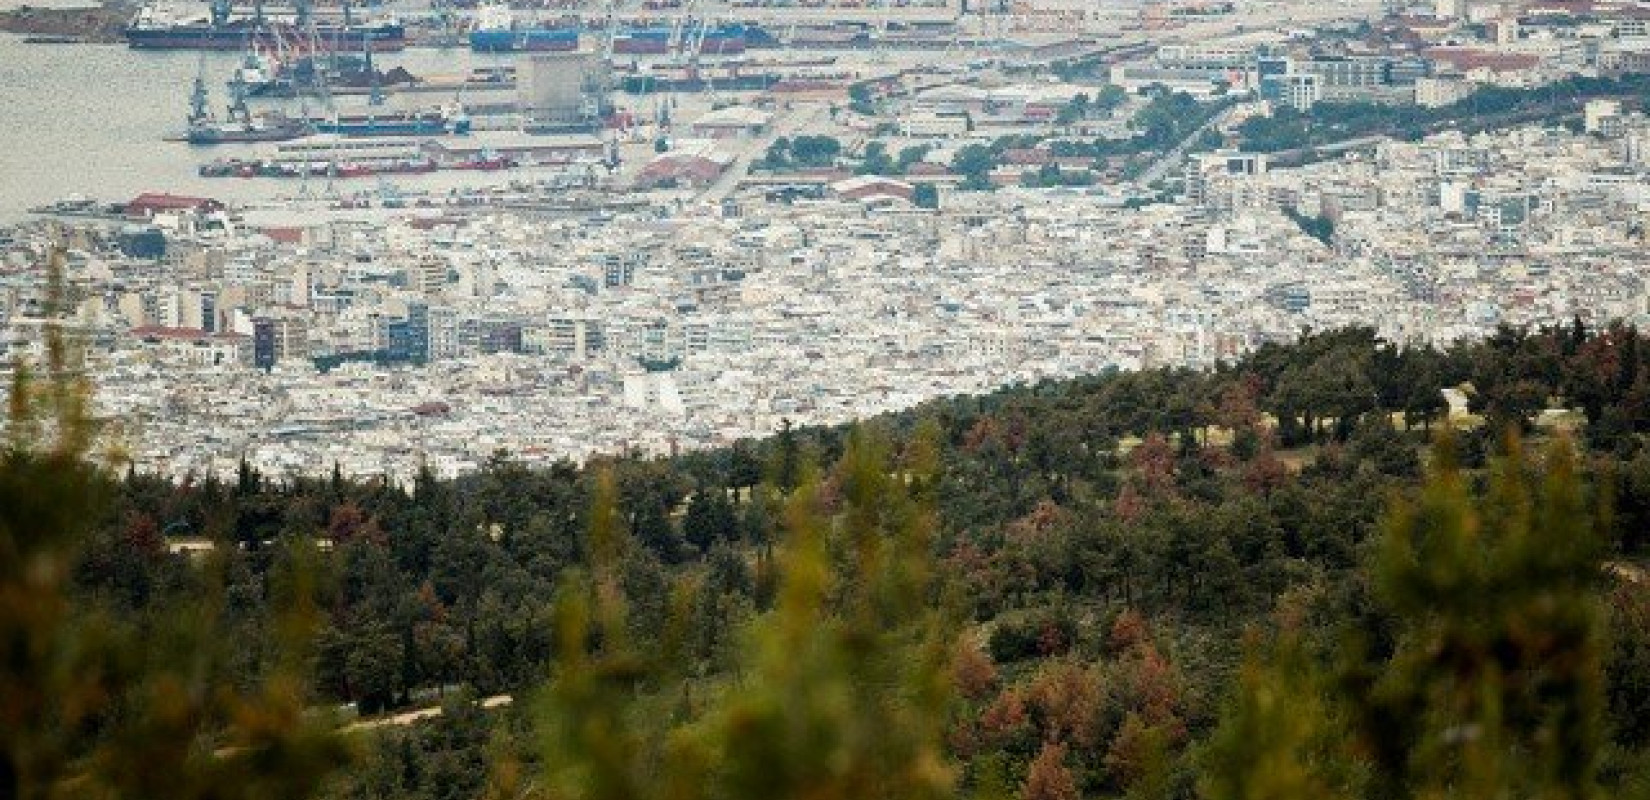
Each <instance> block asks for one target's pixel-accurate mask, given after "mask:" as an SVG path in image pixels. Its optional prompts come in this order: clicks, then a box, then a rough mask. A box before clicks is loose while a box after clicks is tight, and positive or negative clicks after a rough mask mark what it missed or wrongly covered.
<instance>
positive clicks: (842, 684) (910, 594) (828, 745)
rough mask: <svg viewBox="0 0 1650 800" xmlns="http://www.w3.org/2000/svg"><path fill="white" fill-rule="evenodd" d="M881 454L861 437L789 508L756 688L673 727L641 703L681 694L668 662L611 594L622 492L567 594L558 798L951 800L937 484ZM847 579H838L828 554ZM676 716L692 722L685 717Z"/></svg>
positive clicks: (560, 669)
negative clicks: (936, 562)
mask: <svg viewBox="0 0 1650 800" xmlns="http://www.w3.org/2000/svg"><path fill="white" fill-rule="evenodd" d="M886 453H887V449H886V446H885V445H883V444H881V442H880V441H879V440H878V439H877V438H876V437H874V436H872V435H870V434H868V433H866V432H863V431H861V432H857V433H854V434H851V435H850V436H849V441H848V443H847V448H846V451H845V453H844V455H843V458H842V461H841V462H840V463H839V464H838V465H837V467H836V468H835V469H834V470H833V472H832V475H831V477H830V481H831V482H832V483H833V484H834V485H835V486H837V487H840V490H839V491H840V494H838V495H837V498H838V499H837V500H836V501H834V502H830V503H827V500H826V498H825V497H824V496H822V494H821V482H820V478H819V477H817V476H814V475H807V476H805V477H804V479H803V480H802V482H801V483H800V485H799V486H798V488H797V489H796V491H794V492H793V493H792V494H791V496H790V499H789V501H788V503H787V508H786V524H785V531H786V542H785V546H784V550H783V555H782V564H783V568H782V578H781V582H780V588H779V593H778V598H777V601H776V606H775V608H774V609H773V610H772V611H771V612H769V613H767V614H765V615H764V616H763V617H761V618H760V619H759V620H757V621H756V622H755V623H754V625H753V629H752V631H751V638H750V639H749V642H750V645H749V647H748V648H746V649H745V650H743V651H742V653H740V655H739V659H740V662H741V666H740V667H739V669H738V670H737V671H736V674H739V675H742V676H743V677H742V678H740V679H738V680H737V681H736V683H735V684H734V685H731V686H729V687H727V691H726V692H721V693H717V694H715V695H714V696H713V697H711V698H710V699H709V700H708V701H707V703H706V704H705V705H704V706H703V707H702V708H699V709H697V710H691V709H683V711H684V713H683V714H682V715H681V716H678V717H677V718H676V719H675V720H671V719H668V718H664V719H662V718H660V717H659V716H657V715H648V714H645V713H642V711H641V708H642V707H643V705H645V703H646V700H645V698H641V697H639V696H638V693H637V688H638V687H642V686H647V685H659V684H657V683H656V682H657V681H660V680H661V679H663V680H665V681H666V683H665V685H675V684H673V683H671V682H670V681H669V679H668V678H667V677H666V676H667V675H668V672H669V665H670V664H671V663H673V662H672V659H671V658H670V657H669V656H667V655H666V651H667V650H668V649H669V648H668V647H666V648H662V649H661V648H657V647H650V646H645V645H643V644H641V643H637V642H633V641H631V640H629V638H628V637H627V636H624V635H623V633H622V631H623V628H624V623H623V619H624V616H625V614H626V610H625V607H624V604H623V602H622V600H621V599H620V598H619V597H618V594H617V593H616V592H615V591H613V590H612V589H611V588H609V587H610V585H611V583H612V581H613V579H612V577H611V569H612V568H611V567H609V566H607V565H608V564H610V563H611V562H612V559H613V558H615V557H616V555H617V554H618V553H619V552H620V551H622V550H623V548H624V547H626V546H628V545H626V544H625V543H624V541H623V540H622V538H621V537H620V534H619V528H618V526H616V525H615V524H614V523H613V512H612V510H611V508H610V503H611V492H603V491H600V490H599V491H598V493H597V497H596V509H595V511H594V512H593V514H592V522H591V534H590V537H589V542H590V550H591V559H590V561H591V564H592V567H591V571H590V573H589V574H588V575H587V576H570V577H569V579H568V580H566V581H564V590H563V592H562V596H561V600H560V603H559V611H558V619H559V624H558V630H559V632H560V635H559V642H560V645H559V650H560V656H559V658H558V663H557V668H556V674H555V678H554V680H553V681H552V683H551V685H550V687H549V688H548V689H547V691H546V694H545V704H546V705H545V707H544V712H543V714H542V717H541V719H542V721H543V722H544V723H545V724H546V725H547V726H548V731H547V736H548V738H547V740H546V741H547V750H548V751H547V753H546V756H545V759H544V763H545V764H546V765H547V767H548V772H547V774H546V775H545V780H544V786H545V792H546V794H547V795H548V796H549V797H552V798H579V799H580V800H632V799H641V798H673V799H674V800H692V798H712V797H714V798H741V797H751V798H756V797H761V798H786V797H809V798H819V799H820V800H849V799H850V798H868V797H869V798H889V799H890V800H892V799H893V798H916V799H917V800H921V799H922V798H932V799H934V800H937V799H938V798H942V797H947V796H949V793H950V791H951V786H952V776H951V772H950V770H949V769H948V768H947V766H946V765H945V761H944V757H943V754H942V750H941V746H940V742H941V737H942V734H943V729H944V725H945V710H946V708H947V707H948V706H949V704H950V701H951V691H950V674H951V670H950V660H951V654H952V648H951V647H950V642H952V641H954V635H953V634H951V633H950V632H949V631H947V630H945V625H944V624H943V618H942V617H941V616H939V615H938V614H936V613H935V612H933V611H929V610H925V609H926V606H927V602H926V600H927V596H928V592H929V590H930V589H931V581H932V577H931V575H930V573H929V568H928V565H927V558H928V552H929V548H930V546H931V537H932V535H933V518H932V515H931V512H930V511H928V510H927V508H928V504H929V503H930V502H931V497H930V494H929V493H930V491H931V487H932V485H933V484H932V476H931V474H930V473H929V472H926V471H925V470H926V469H927V467H923V466H922V465H916V464H912V465H907V474H906V476H905V478H904V479H896V478H894V477H893V476H892V475H891V474H890V470H889V462H888V459H887V455H886ZM833 551H836V552H841V553H842V554H843V556H844V557H845V558H846V559H848V561H849V562H850V564H851V565H852V569H850V570H847V571H844V572H842V573H833V570H832V569H831V563H832V560H833V559H832V555H831V554H832V552H833ZM679 708H680V707H679Z"/></svg>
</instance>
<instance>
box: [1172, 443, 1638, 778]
mask: <svg viewBox="0 0 1650 800" xmlns="http://www.w3.org/2000/svg"><path fill="white" fill-rule="evenodd" d="M1505 450H1506V455H1505V456H1503V457H1501V458H1499V459H1497V460H1495V461H1494V462H1493V463H1492V464H1491V466H1490V475H1489V480H1488V488H1487V489H1486V491H1485V492H1484V493H1483V494H1482V495H1477V494H1475V493H1474V492H1473V491H1472V489H1471V486H1470V482H1469V480H1468V478H1467V476H1466V475H1465V474H1464V473H1463V472H1462V470H1461V468H1460V467H1459V466H1458V465H1457V463H1456V460H1455V456H1454V453H1453V447H1452V446H1451V445H1450V444H1449V442H1448V441H1447V439H1446V440H1444V441H1443V443H1441V444H1440V445H1439V447H1438V448H1437V449H1436V450H1435V452H1434V454H1433V462H1432V466H1431V470H1430V474H1429V478H1428V480H1427V482H1426V485H1425V486H1424V487H1423V488H1422V490H1421V493H1420V496H1419V498H1417V499H1415V500H1414V501H1412V502H1404V503H1400V504H1399V505H1398V506H1397V507H1396V508H1394V509H1393V510H1392V511H1391V512H1390V513H1389V514H1388V516H1387V519H1386V522H1385V525H1384V530H1383V534H1382V536H1381V539H1380V540H1379V542H1378V543H1377V546H1376V550H1375V554H1374V562H1373V564H1372V568H1371V581H1372V582H1371V590H1372V592H1373V599H1374V600H1375V602H1376V610H1377V611H1378V612H1379V614H1380V615H1381V616H1380V617H1377V619H1380V618H1384V619H1386V620H1388V621H1389V625H1390V628H1389V629H1388V630H1385V631H1382V632H1381V633H1383V634H1384V635H1383V636H1382V637H1381V639H1382V641H1384V642H1385V644H1382V643H1380V642H1377V641H1372V638H1373V637H1372V636H1371V632H1370V631H1368V630H1367V628H1366V627H1363V626H1360V627H1356V628H1353V627H1349V630H1348V631H1347V633H1346V634H1345V635H1344V637H1343V640H1342V642H1341V643H1340V645H1339V647H1338V648H1337V649H1338V652H1337V653H1336V654H1335V655H1334V656H1333V657H1332V664H1333V666H1330V667H1326V666H1322V665H1320V664H1316V663H1313V662H1312V661H1311V660H1310V658H1309V657H1308V656H1306V655H1304V654H1303V651H1302V650H1301V649H1300V648H1299V646H1298V645H1297V644H1296V643H1295V640H1294V639H1292V638H1290V637H1289V636H1288V635H1286V636H1285V637H1284V638H1282V639H1280V642H1279V644H1277V645H1276V646H1274V647H1273V648H1272V650H1271V652H1269V653H1266V654H1264V655H1263V656H1261V657H1260V658H1259V659H1258V660H1256V661H1252V662H1251V663H1250V665H1249V666H1247V667H1245V669H1244V672H1243V674H1242V678H1241V682H1240V684H1239V687H1238V690H1237V694H1236V696H1235V698H1234V700H1233V703H1232V705H1231V706H1230V708H1229V710H1228V713H1227V714H1226V715H1225V716H1224V717H1223V718H1222V721H1221V726H1220V729H1219V730H1218V731H1217V733H1216V734H1215V737H1214V739H1213V742H1212V743H1211V745H1210V747H1209V749H1208V755H1207V758H1206V767H1207V769H1206V773H1205V775H1204V786H1205V789H1206V791H1207V792H1208V794H1209V795H1210V797H1212V798H1268V797H1277V798H1282V797H1299V796H1336V795H1338V794H1347V795H1348V796H1368V797H1550V798H1593V797H1599V796H1601V791H1600V787H1599V782H1598V767H1599V763H1600V755H1601V751H1602V749H1603V743H1604V738H1603V734H1604V718H1605V717H1604V708H1605V704H1604V685H1605V680H1604V671H1603V667H1602V662H1603V637H1602V631H1603V619H1604V616H1603V610H1602V603H1601V602H1600V599H1599V597H1598V593H1597V591H1596V585H1597V583H1598V581H1599V580H1600V576H1601V574H1602V571H1601V561H1600V559H1601V554H1602V552H1603V549H1602V547H1601V542H1602V531H1603V527H1604V524H1605V518H1606V515H1605V514H1604V512H1603V511H1602V509H1600V508H1599V507H1598V506H1597V505H1596V501H1589V499H1588V498H1587V495H1586V493H1585V492H1584V490H1583V487H1582V483H1581V480H1580V478H1579V476H1578V474H1577V472H1576V466H1575V463H1574V457H1573V456H1572V455H1571V454H1570V451H1569V448H1568V446H1567V445H1565V444H1563V443H1558V444H1555V445H1554V446H1553V447H1552V448H1550V449H1549V450H1548V451H1547V452H1546V453H1545V454H1544V455H1543V457H1542V458H1541V459H1540V461H1539V463H1532V462H1531V460H1530V459H1529V458H1528V456H1526V454H1525V452H1524V449H1523V447H1522V446H1521V445H1520V444H1519V443H1518V442H1517V441H1516V440H1515V441H1512V442H1510V443H1509V444H1508V446H1507V447H1506V448H1505ZM1331 742H1339V743H1340V745H1339V746H1338V747H1336V748H1335V749H1334V750H1331V749H1330V747H1329V743H1331ZM1347 776H1354V778H1353V779H1349V778H1348V777H1347Z"/></svg>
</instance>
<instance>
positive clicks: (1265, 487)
mask: <svg viewBox="0 0 1650 800" xmlns="http://www.w3.org/2000/svg"><path fill="white" fill-rule="evenodd" d="M1647 344H1650V343H1646V342H1645V341H1644V340H1643V339H1642V337H1641V336H1640V335H1639V334H1638V333H1637V332H1636V331H1634V330H1632V329H1629V328H1623V327H1612V328H1609V329H1606V330H1600V331H1589V330H1587V329H1586V328H1585V327H1584V326H1582V325H1581V324H1580V322H1579V321H1577V322H1573V323H1569V324H1565V325H1561V326H1556V327H1554V328H1551V329H1543V330H1537V331H1520V330H1503V331H1501V332H1499V333H1497V334H1496V335H1495V336H1493V337H1491V338H1490V339H1488V340H1486V341H1484V342H1479V343H1471V344H1463V345H1460V346H1456V347H1453V348H1451V349H1448V350H1442V351H1440V350H1435V349H1430V348H1424V347H1422V348H1416V347H1404V346H1398V345H1394V344H1390V343H1385V342H1382V341H1379V340H1378V339H1376V337H1375V336H1374V335H1373V333H1372V332H1370V331H1368V330H1358V329H1353V330H1342V331H1334V332H1329V333H1321V334H1314V335H1308V336H1306V337H1305V338H1303V339H1302V340H1301V341H1300V342H1298V343H1296V344H1292V345H1288V346H1267V347H1264V348H1262V349H1260V350H1259V351H1258V352H1256V353H1254V354H1252V355H1251V356H1249V357H1247V358H1245V359H1243V360H1242V361H1241V362H1239V363H1236V364H1233V365H1230V366H1227V367H1224V368H1222V369H1220V370H1219V371H1216V372H1211V373H1201V372H1187V371H1166V370H1154V371H1145V372H1139V373H1119V374H1110V375H1103V376H1096V377H1091V378H1085V379H1079V380H1072V381H1062V382H1050V383H1045V384H1039V385H1035V386H1018V387H1013V388H1009V389H1005V390H1002V391H999V392H997V393H994V394H991V395H988V396H984V397H978V398H972V397H970V398H954V399H948V400H943V401H936V402H932V403H929V404H926V405H924V406H922V407H920V408H917V409H914V410H912V411H910V412H908V413H904V414H900V415H897V416H894V417H889V418H885V419H879V420H873V421H870V422H868V423H866V424H863V425H861V426H857V427H854V428H851V429H850V428H844V429H793V428H790V427H787V428H786V429H784V430H781V431H778V432H777V433H776V434H775V435H774V436H773V437H772V438H770V439H767V440H764V441H760V442H745V443H740V444H739V445H736V446H733V447H729V448H724V449H720V450H715V451H708V452H701V453H692V454H688V455H684V456H681V457H678V458H674V459H664V460H650V459H642V458H622V457H621V458H612V459H606V460H601V461H598V462H595V463H591V464H588V465H585V466H583V467H578V466H574V465H571V464H569V465H565V466H561V467H557V468H555V469H551V470H548V471H534V470H528V469H525V468H523V467H521V466H520V465H518V464H515V463H513V462H512V461H511V459H510V457H509V455H508V454H500V455H499V456H498V457H497V458H496V459H495V460H494V461H493V462H492V463H490V464H488V465H487V466H486V468H485V469H483V470H482V471H480V472H479V473H478V474H475V475H472V476H468V477H465V478H462V479H459V480H455V481H441V480H436V479H434V478H432V477H430V476H427V475H426V476H423V477H420V478H419V479H418V480H416V481H415V482H414V483H413V484H412V485H407V486H398V485H391V484H388V483H385V482H383V481H357V480H350V479H345V478H343V477H340V476H334V477H333V478H331V479H326V480H316V479H285V478H275V477H273V476H264V475H259V474H257V473H256V472H254V471H252V470H250V469H245V468H243V470H242V471H241V474H240V475H239V476H238V478H237V479H236V480H235V481H233V482H222V481H217V480H212V479H202V480H198V481H193V482H189V483H186V484H183V485H177V484H173V483H170V482H167V481H163V480H159V479H156V478H151V477H147V476H143V475H136V474H130V473H125V474H122V470H120V469H119V467H118V466H116V467H108V466H105V467H98V466H95V465H93V466H88V465H86V464H87V461H88V459H89V458H90V456H89V454H88V447H89V446H88V444H87V443H88V442H89V441H90V439H89V438H88V436H86V435H82V434H80V433H77V431H78V430H79V429H78V428H77V427H76V424H77V423H76V420H78V419H79V417H77V416H76V415H77V413H78V412H77V408H76V406H75V403H74V400H73V398H74V392H73V391H72V390H73V388H74V387H73V385H72V381H71V380H69V379H68V378H65V377H63V376H64V375H67V374H69V373H70V372H71V371H69V370H63V369H55V370H52V371H48V374H46V375H44V376H43V377H42V378H40V379H39V380H38V382H37V383H38V385H36V386H34V387H32V388H31V387H29V386H27V385H26V382H25V383H20V384H19V388H17V389H14V391H13V395H14V402H13V408H12V410H11V416H10V422H9V424H8V431H9V433H10V436H11V439H10V443H9V444H8V450H7V456H6V461H5V464H4V474H3V475H0V630H3V632H4V633H5V639H4V642H3V643H0V645H3V647H4V648H5V649H4V652H5V653H8V654H9V655H7V656H6V660H5V662H4V664H3V665H0V669H3V672H0V796H6V797H10V796H24V797H44V796H48V795H51V796H63V795H64V794H68V795H70V796H73V795H77V794H100V796H149V795H153V796H162V795H164V796H168V797H197V796H198V797H217V796H268V797H299V796H307V795H310V794H312V793H314V794H319V795H320V796H325V797H338V798H345V797H347V798H402V797H406V798H412V797H420V798H422V797H428V798H442V799H443V800H445V799H446V798H474V797H483V796H487V797H505V796H509V797H527V796H532V797H555V798H591V800H621V799H629V798H635V799H637V800H640V799H642V798H660V800H664V799H665V798H670V799H671V800H694V799H696V798H713V797H714V798H727V799H728V800H734V799H741V800H742V799H743V798H753V799H754V798H762V800H768V799H769V798H780V797H810V798H820V799H822V800H823V799H825V798H843V799H844V800H847V799H848V798H855V799H856V800H857V798H864V797H889V798H901V800H904V798H913V797H936V798H938V797H962V796H971V797H978V798H999V797H1021V798H1025V799H1026V800H1070V799H1072V798H1079V797H1097V798H1098V797H1130V798H1180V797H1187V798H1189V797H1209V798H1240V797H1246V798H1261V797H1268V798H1294V797H1300V798H1318V797H1331V796H1334V797H1368V798H1401V797H1423V796H1425V797H1453V796H1463V797H1466V796H1471V797H1486V798H1488V797H1498V798H1499V797H1577V798H1580V797H1603V796H1629V795H1634V793H1637V794H1636V796H1650V782H1647V780H1646V777H1647V776H1650V772H1646V771H1645V768H1646V766H1647V764H1646V762H1645V758H1646V755H1647V754H1650V750H1647V749H1646V748H1647V747H1650V594H1647V592H1650V589H1647V588H1646V585H1645V583H1644V577H1643V576H1644V573H1643V571H1642V569H1641V567H1640V563H1641V559H1643V558H1644V556H1645V555H1646V552H1645V551H1646V548H1647V547H1650V450H1647V449H1646V448H1645V446H1644V445H1645V442H1646V435H1647V434H1650V347H1647V346H1646V345H1647ZM1446 390H1448V392H1449V393H1450V396H1453V397H1459V398H1461V399H1462V401H1463V402H1465V403H1466V408H1464V409H1458V410H1457V411H1458V412H1459V413H1457V414H1456V415H1455V416H1454V418H1451V414H1450V408H1449V406H1448V404H1447V403H1446ZM19 398H22V399H21V400H20V399H19ZM29 398H33V402H34V404H33V406H31V405H30V403H29V402H26V401H27V400H28V399H29ZM25 423H27V424H25ZM109 463H116V464H118V459H117V460H115V461H113V462H109ZM184 543H193V544H194V545H195V547H193V548H192V552H191V553H181V552H178V551H179V550H180V547H179V545H181V544H184ZM499 695H508V696H509V697H511V698H513V699H514V700H515V702H514V703H512V704H509V705H507V706H504V705H495V706H494V707H493V708H491V709H490V710H484V709H482V708H481V707H480V706H479V705H478V704H477V703H476V700H477V699H478V698H482V697H493V696H499ZM346 704H347V705H346ZM437 704H439V705H441V706H442V707H443V709H444V711H445V713H444V714H442V715H441V716H440V717H438V718H433V719H428V720H425V721H422V722H419V723H417V724H412V725H384V726H378V727H372V728H358V729H355V730H353V731H350V732H346V733H342V734H333V733H331V731H334V730H336V729H338V728H339V726H341V725H343V724H344V723H345V722H347V721H348V719H349V718H352V716H353V715H354V714H359V715H364V716H366V717H369V718H370V717H373V716H374V715H379V714H386V713H393V712H395V711H398V710H404V709H407V708H414V707H424V706H432V705H437ZM341 708H342V709H346V710H339V709H341ZM168 743H170V744H168ZM135 764H154V765H167V768H165V769H156V770H143V769H138V768H137V767H134V766H133V765H135ZM339 765H344V768H342V769H337V767H338V766H339ZM129 772H130V773H131V774H133V775H138V776H140V777H139V778H132V779H131V780H133V781H134V782H133V783H130V784H128V783H126V782H125V781H127V780H128V778H126V777H122V776H127V775H128V773H129ZM294 775H297V776H310V777H313V779H314V780H301V779H298V778H294V777H293V776H294ZM141 776H148V777H147V778H146V779H143V778H142V777H141ZM8 784H9V785H11V786H15V787H17V789H16V790H15V791H10V792H8V791H7V786H8ZM224 786H229V787H234V788H233V790H232V791H231V790H225V789H224V788H223V787H224Z"/></svg>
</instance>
